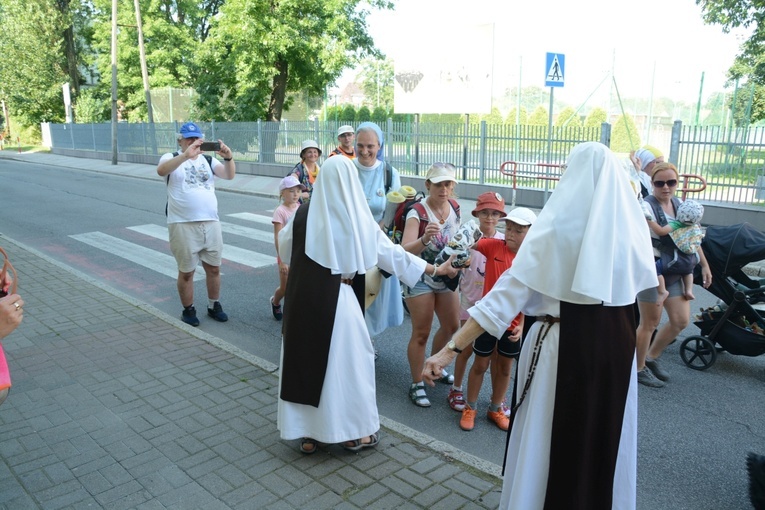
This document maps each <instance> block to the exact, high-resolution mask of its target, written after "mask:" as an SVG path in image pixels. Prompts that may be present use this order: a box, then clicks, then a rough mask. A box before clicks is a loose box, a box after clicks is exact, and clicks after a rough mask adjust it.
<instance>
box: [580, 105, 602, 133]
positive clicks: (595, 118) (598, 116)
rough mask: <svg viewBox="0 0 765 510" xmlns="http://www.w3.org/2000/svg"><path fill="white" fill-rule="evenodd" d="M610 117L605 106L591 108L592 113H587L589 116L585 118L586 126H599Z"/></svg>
mask: <svg viewBox="0 0 765 510" xmlns="http://www.w3.org/2000/svg"><path fill="white" fill-rule="evenodd" d="M607 119H608V113H606V111H605V110H604V109H603V108H600V107H598V108H593V109H592V110H590V113H588V114H587V117H586V118H585V119H584V127H587V128H592V127H596V128H599V127H600V125H601V124H603V123H604V122H606V120H607Z"/></svg>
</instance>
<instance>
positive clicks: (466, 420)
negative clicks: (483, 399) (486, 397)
mask: <svg viewBox="0 0 765 510" xmlns="http://www.w3.org/2000/svg"><path fill="white" fill-rule="evenodd" d="M473 427H475V409H471V408H470V406H469V405H467V404H465V409H463V410H462V418H460V428H461V429H462V430H467V431H470V430H473Z"/></svg>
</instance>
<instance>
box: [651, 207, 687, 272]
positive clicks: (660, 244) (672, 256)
mask: <svg viewBox="0 0 765 510" xmlns="http://www.w3.org/2000/svg"><path fill="white" fill-rule="evenodd" d="M644 200H645V201H646V202H647V203H648V205H650V206H651V210H652V211H653V216H654V218H656V222H657V223H658V224H659V225H660V226H662V227H663V226H665V225H667V224H668V223H669V222H668V221H667V216H666V215H665V214H664V210H663V209H662V208H661V204H659V201H658V200H656V197H654V196H653V195H648V196H647V197H646V198H645V199H644ZM681 203H682V202H680V199H679V198H677V197H672V208H673V209H674V210H675V214H677V209H678V207H680V204H681ZM651 240H652V242H653V247H654V249H655V250H657V251H658V252H659V257H660V259H661V273H662V274H681V275H682V274H690V273H692V272H693V268H695V267H696V264H698V261H699V259H698V257H697V256H696V254H695V253H692V254H688V253H684V252H683V251H681V250H679V249H678V248H677V246H675V242H674V241H673V240H672V238H671V237H670V236H669V235H666V236H661V237H660V238H659V239H653V238H651Z"/></svg>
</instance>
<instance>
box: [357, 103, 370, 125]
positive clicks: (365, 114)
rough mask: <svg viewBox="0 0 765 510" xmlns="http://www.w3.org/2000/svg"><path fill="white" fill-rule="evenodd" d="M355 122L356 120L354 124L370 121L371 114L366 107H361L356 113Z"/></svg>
mask: <svg viewBox="0 0 765 510" xmlns="http://www.w3.org/2000/svg"><path fill="white" fill-rule="evenodd" d="M355 120H356V122H366V121H368V120H372V112H370V111H369V108H368V107H366V106H362V107H361V108H359V110H358V111H357V112H356V119H355Z"/></svg>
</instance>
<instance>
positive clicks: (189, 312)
mask: <svg viewBox="0 0 765 510" xmlns="http://www.w3.org/2000/svg"><path fill="white" fill-rule="evenodd" d="M181 320H182V321H183V322H185V323H186V324H188V325H189V326H194V327H195V328H196V327H197V326H199V319H197V309H196V308H194V305H191V306H190V307H188V308H184V309H183V312H181Z"/></svg>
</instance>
